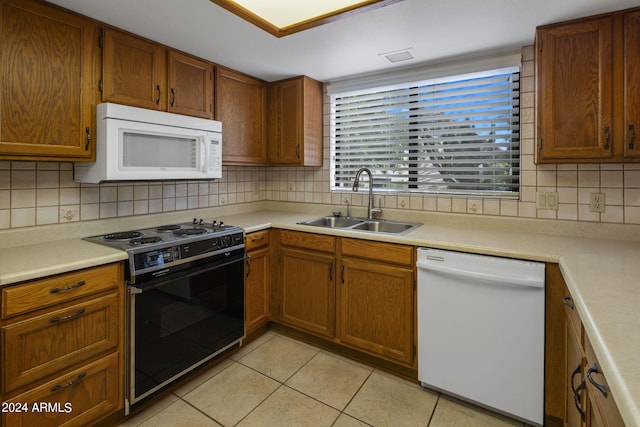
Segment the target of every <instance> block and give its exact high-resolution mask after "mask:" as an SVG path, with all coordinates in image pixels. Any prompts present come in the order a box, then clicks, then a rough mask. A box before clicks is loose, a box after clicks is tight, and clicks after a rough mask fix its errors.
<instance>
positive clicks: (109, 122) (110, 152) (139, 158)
mask: <svg viewBox="0 0 640 427" xmlns="http://www.w3.org/2000/svg"><path fill="white" fill-rule="evenodd" d="M96 110H97V111H96V116H97V124H96V128H97V135H96V137H97V141H96V161H95V162H94V163H76V164H75V165H74V180H75V181H76V182H84V183H99V182H101V181H133V180H174V179H175V180H177V179H193V180H195V179H211V178H220V177H221V176H222V124H221V123H220V122H218V121H214V120H207V119H201V118H197V117H189V116H182V115H179V114H172V113H165V112H162V111H154V110H147V109H144V108H136V107H129V106H126V105H119V104H112V103H103V104H98V106H97V108H96Z"/></svg>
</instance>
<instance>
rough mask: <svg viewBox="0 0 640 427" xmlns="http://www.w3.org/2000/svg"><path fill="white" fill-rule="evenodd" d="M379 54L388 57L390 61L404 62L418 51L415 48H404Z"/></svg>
mask: <svg viewBox="0 0 640 427" xmlns="http://www.w3.org/2000/svg"><path fill="white" fill-rule="evenodd" d="M378 56H381V57H384V58H387V60H389V62H394V63H395V62H402V61H409V60H411V59H414V58H415V57H416V52H415V51H414V50H413V48H407V49H402V50H396V51H394V52H387V53H380V54H378Z"/></svg>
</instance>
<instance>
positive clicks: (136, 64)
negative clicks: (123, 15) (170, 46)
mask: <svg viewBox="0 0 640 427" xmlns="http://www.w3.org/2000/svg"><path fill="white" fill-rule="evenodd" d="M102 55H103V60H102V61H103V73H102V79H103V81H102V101H103V102H114V103H116V104H126V105H132V106H134V107H141V108H148V109H152V110H164V109H166V107H165V106H166V99H167V90H166V86H167V83H166V81H167V75H166V69H167V67H166V51H165V49H164V47H163V46H161V45H159V44H157V43H154V42H151V41H147V40H144V39H142V38H140V37H136V36H134V35H130V34H126V33H121V32H119V31H114V30H111V29H105V30H104V34H103V54H102Z"/></svg>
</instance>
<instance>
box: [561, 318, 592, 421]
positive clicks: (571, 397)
mask: <svg viewBox="0 0 640 427" xmlns="http://www.w3.org/2000/svg"><path fill="white" fill-rule="evenodd" d="M566 337H567V362H566V370H567V371H566V372H567V380H568V382H569V384H568V386H567V389H566V390H567V399H566V402H567V406H566V410H567V413H566V417H565V420H566V423H565V426H566V427H581V426H583V425H584V422H585V420H586V410H587V390H586V384H585V381H584V363H585V359H584V356H583V355H582V346H581V345H580V340H579V339H578V338H577V337H576V331H574V328H573V327H572V326H571V324H570V322H567V327H566Z"/></svg>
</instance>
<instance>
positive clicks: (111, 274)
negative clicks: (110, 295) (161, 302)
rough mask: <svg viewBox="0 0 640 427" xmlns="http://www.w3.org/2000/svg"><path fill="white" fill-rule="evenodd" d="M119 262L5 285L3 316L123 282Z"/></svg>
mask: <svg viewBox="0 0 640 427" xmlns="http://www.w3.org/2000/svg"><path fill="white" fill-rule="evenodd" d="M120 274H121V273H120V266H119V265H118V264H107V265H102V266H98V267H93V268H87V269H83V270H78V271H73V272H70V273H64V274H59V275H57V276H53V277H50V278H47V279H40V280H38V281H36V282H29V283H25V284H23V285H16V286H7V287H4V288H2V289H1V290H0V291H1V292H0V295H2V311H1V313H2V318H3V319H6V318H9V317H11V316H15V315H18V314H23V313H28V312H30V311H35V310H38V309H41V308H46V307H49V306H52V305H55V304H60V303H66V302H69V301H71V300H73V299H76V298H80V297H83V296H87V295H91V294H94V293H97V292H102V291H105V290H108V289H117V288H118V287H119V286H123V283H122V278H121V277H120Z"/></svg>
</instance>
